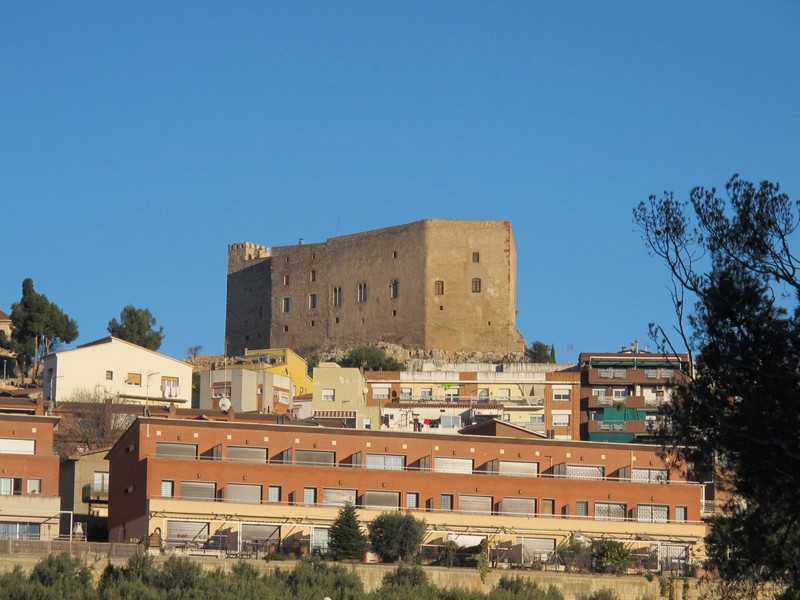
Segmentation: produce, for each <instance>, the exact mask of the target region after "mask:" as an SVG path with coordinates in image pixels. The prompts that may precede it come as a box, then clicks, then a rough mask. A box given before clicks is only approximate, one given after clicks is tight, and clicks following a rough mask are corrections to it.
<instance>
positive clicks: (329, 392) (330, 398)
mask: <svg viewBox="0 0 800 600" xmlns="http://www.w3.org/2000/svg"><path fill="white" fill-rule="evenodd" d="M335 400H336V390H335V389H332V388H325V389H323V390H322V401H323V402H334V401H335Z"/></svg>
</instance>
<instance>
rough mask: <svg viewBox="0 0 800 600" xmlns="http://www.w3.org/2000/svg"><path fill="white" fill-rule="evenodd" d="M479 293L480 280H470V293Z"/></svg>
mask: <svg viewBox="0 0 800 600" xmlns="http://www.w3.org/2000/svg"><path fill="white" fill-rule="evenodd" d="M480 291H481V280H480V279H478V278H475V279H473V280H472V292H473V293H475V294H479V293H480Z"/></svg>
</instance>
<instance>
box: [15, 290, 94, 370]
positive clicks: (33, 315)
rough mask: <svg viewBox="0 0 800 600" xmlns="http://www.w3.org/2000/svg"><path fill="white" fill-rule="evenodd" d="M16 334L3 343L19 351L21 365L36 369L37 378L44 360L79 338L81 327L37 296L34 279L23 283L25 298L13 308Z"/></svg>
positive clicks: (56, 307) (23, 295) (24, 368)
mask: <svg viewBox="0 0 800 600" xmlns="http://www.w3.org/2000/svg"><path fill="white" fill-rule="evenodd" d="M11 325H12V327H13V335H12V339H11V340H7V339H6V340H5V341H4V344H6V346H7V347H9V348H10V349H11V350H13V351H14V352H16V354H17V357H18V360H19V362H20V366H21V367H22V369H23V371H24V372H25V373H28V371H29V370H30V368H31V366H33V375H32V377H33V378H34V379H35V378H36V377H37V376H38V367H39V362H40V361H41V359H42V358H43V357H44V356H46V355H47V354H50V352H51V350H53V349H55V348H56V347H57V346H58V345H59V343H61V342H63V343H65V344H68V343H70V342H71V341H73V340H74V339H75V338H77V337H78V324H77V323H76V322H75V321H74V320H72V319H70V318H69V316H68V315H67V314H66V313H65V312H64V311H63V310H61V308H59V307H58V306H57V305H56V304H53V303H52V302H50V300H48V299H47V296H45V295H44V294H40V293H38V292H37V291H36V290H35V289H34V287H33V280H32V279H30V278H28V279H25V281H23V282H22V298H20V301H19V302H15V303H14V304H12V305H11Z"/></svg>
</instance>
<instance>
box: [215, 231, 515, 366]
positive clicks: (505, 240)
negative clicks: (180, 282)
mask: <svg viewBox="0 0 800 600" xmlns="http://www.w3.org/2000/svg"><path fill="white" fill-rule="evenodd" d="M473 252H478V253H479V258H478V261H477V262H473ZM248 257H249V258H248ZM228 269H229V273H228V309H227V323H226V340H227V344H228V345H227V352H228V354H237V353H241V351H242V350H243V348H244V347H250V348H253V347H262V348H263V347H268V346H272V347H278V346H280V347H288V348H294V349H296V350H303V349H305V348H310V347H313V346H316V347H325V346H331V345H340V346H350V345H357V344H362V343H371V342H376V341H386V342H391V343H395V344H399V345H402V346H405V347H408V348H422V349H439V350H447V351H451V352H452V351H472V350H476V351H492V352H520V351H522V349H523V347H524V342H523V341H522V338H521V336H520V335H519V333H518V332H517V331H516V328H515V326H514V314H515V297H514V295H515V277H516V251H515V248H514V240H513V236H512V234H511V226H510V223H509V222H507V221H451V220H426V221H418V222H415V223H410V224H407V225H400V226H396V227H389V228H385V229H378V230H374V231H368V232H363V233H357V234H353V235H347V236H340V237H335V238H331V239H329V240H327V241H326V242H324V243H320V244H307V245H306V244H299V245H295V246H280V247H273V248H271V249H269V248H264V247H261V246H256V245H255V244H234V245H232V246H231V247H230V248H229V265H228ZM267 278H269V279H268V280H267ZM473 279H480V291H479V292H473V291H472V285H473V284H472V280H473ZM267 281H268V283H267ZM437 281H442V282H443V283H444V295H441V294H437V291H441V290H437V287H436V282H437ZM394 282H396V283H394ZM270 296H271V298H270ZM267 298H270V300H269V301H267ZM265 304H268V306H269V310H267V309H266V306H265Z"/></svg>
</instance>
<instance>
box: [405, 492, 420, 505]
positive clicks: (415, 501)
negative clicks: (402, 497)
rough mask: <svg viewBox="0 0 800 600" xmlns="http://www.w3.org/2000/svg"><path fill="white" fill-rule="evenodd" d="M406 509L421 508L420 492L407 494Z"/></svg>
mask: <svg viewBox="0 0 800 600" xmlns="http://www.w3.org/2000/svg"><path fill="white" fill-rule="evenodd" d="M406 508H408V509H415V508H419V492H408V493H407V494H406Z"/></svg>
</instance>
